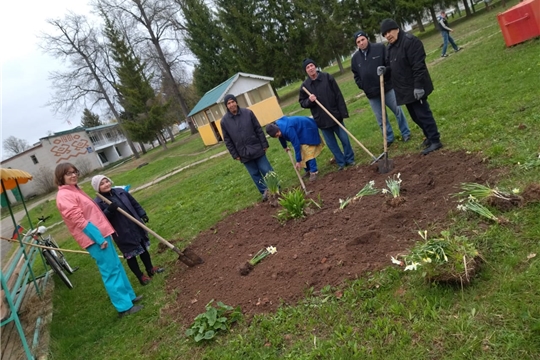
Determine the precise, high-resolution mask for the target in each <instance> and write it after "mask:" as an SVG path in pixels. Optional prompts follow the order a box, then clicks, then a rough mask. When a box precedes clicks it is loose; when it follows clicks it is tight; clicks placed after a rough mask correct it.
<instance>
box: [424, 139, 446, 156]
mask: <svg viewBox="0 0 540 360" xmlns="http://www.w3.org/2000/svg"><path fill="white" fill-rule="evenodd" d="M442 147H443V144H442V143H441V142H436V143H432V144H431V145H429V146H428V147H427V148H425V149H424V150H423V151H422V155H427V154H429V153H430V152H433V151H435V150H439V149H440V148H442Z"/></svg>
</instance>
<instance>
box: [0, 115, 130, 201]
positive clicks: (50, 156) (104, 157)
mask: <svg viewBox="0 0 540 360" xmlns="http://www.w3.org/2000/svg"><path fill="white" fill-rule="evenodd" d="M138 151H139V149H138ZM131 155H133V152H132V151H131V148H130V147H129V145H128V143H127V140H126V137H125V135H124V134H123V132H122V130H121V128H120V127H119V125H118V124H110V125H101V126H97V127H93V128H86V129H85V128H83V127H80V126H79V127H76V128H74V129H71V130H66V131H62V132H59V133H55V134H53V135H50V136H46V137H44V138H41V139H39V143H37V144H35V145H34V146H32V147H31V148H30V149H28V150H26V151H24V152H22V153H19V154H17V155H15V156H13V157H11V158H9V159H6V160H3V161H2V162H0V165H1V167H3V168H12V169H19V170H24V171H26V172H28V173H30V174H32V176H33V177H34V179H33V180H32V181H29V182H28V183H27V184H25V185H23V186H21V187H20V188H21V192H22V196H24V197H25V198H28V197H31V196H34V195H38V194H42V193H44V192H47V186H50V184H52V181H53V177H54V169H55V168H56V166H57V165H58V164H60V163H62V162H70V163H73V165H75V166H76V167H77V168H79V169H80V170H81V171H83V172H91V171H93V170H95V169H99V168H103V167H104V166H106V165H108V164H110V163H114V162H116V161H118V160H121V159H126V158H129V157H130V156H131ZM8 197H9V199H10V201H11V202H15V201H19V200H20V195H19V194H18V193H17V191H15V195H14V194H13V192H12V191H8ZM4 201H5V200H4V199H3V201H2V204H3V203H4Z"/></svg>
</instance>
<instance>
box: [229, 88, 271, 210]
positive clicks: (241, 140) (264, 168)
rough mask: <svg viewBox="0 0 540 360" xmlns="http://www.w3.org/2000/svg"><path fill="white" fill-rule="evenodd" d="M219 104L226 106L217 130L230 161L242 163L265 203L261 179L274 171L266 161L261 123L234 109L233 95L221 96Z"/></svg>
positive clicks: (235, 107)
mask: <svg viewBox="0 0 540 360" xmlns="http://www.w3.org/2000/svg"><path fill="white" fill-rule="evenodd" d="M223 102H224V104H225V106H226V107H227V113H226V114H225V115H224V116H223V118H222V119H221V131H222V132H223V140H224V141H225V146H227V150H229V153H231V156H232V157H233V159H235V160H238V161H240V162H241V163H242V164H244V166H245V167H246V169H247V171H248V172H249V175H251V179H252V180H253V182H254V183H255V185H256V186H257V189H258V190H259V192H260V193H261V194H262V200H263V201H266V200H268V188H267V187H266V184H265V183H264V179H263V178H264V176H265V175H266V174H267V173H268V172H270V171H274V169H272V165H270V162H269V161H268V159H267V158H266V150H267V149H268V147H269V145H268V141H267V140H266V136H265V135H264V133H263V130H262V128H261V124H260V123H259V120H257V117H256V116H255V114H254V113H253V111H251V110H249V109H244V108H240V107H239V106H238V101H237V100H236V97H235V96H234V95H232V94H227V95H225V99H224V101H223Z"/></svg>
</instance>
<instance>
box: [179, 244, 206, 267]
mask: <svg viewBox="0 0 540 360" xmlns="http://www.w3.org/2000/svg"><path fill="white" fill-rule="evenodd" d="M172 250H173V251H174V252H175V253H177V254H178V260H180V261H181V262H183V263H184V264H186V265H187V266H189V267H194V266H195V265H198V264H202V263H204V260H203V259H202V258H201V257H200V256H198V255H197V254H195V253H194V252H193V251H192V250H191V249H188V248H186V249H184V251H182V250H180V249H178V248H177V247H176V246H175V247H174V248H172Z"/></svg>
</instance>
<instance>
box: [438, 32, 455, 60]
mask: <svg viewBox="0 0 540 360" xmlns="http://www.w3.org/2000/svg"><path fill="white" fill-rule="evenodd" d="M441 35H442V38H443V47H442V55H445V54H446V49H448V43H449V42H450V45H452V47H453V48H454V50H455V51H457V49H458V46H457V45H456V43H455V42H454V39H452V37H451V36H450V33H449V32H448V31H441Z"/></svg>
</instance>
